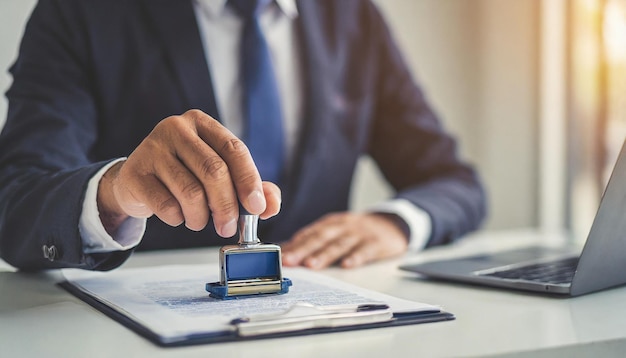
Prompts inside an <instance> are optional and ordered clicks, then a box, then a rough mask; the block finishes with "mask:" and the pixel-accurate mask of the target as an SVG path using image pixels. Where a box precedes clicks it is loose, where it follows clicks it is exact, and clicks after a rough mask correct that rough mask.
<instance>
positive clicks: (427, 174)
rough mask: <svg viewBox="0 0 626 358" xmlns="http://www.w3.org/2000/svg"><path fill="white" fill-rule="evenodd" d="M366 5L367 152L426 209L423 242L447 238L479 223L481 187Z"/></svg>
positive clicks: (396, 184) (482, 208) (399, 187)
mask: <svg viewBox="0 0 626 358" xmlns="http://www.w3.org/2000/svg"><path fill="white" fill-rule="evenodd" d="M370 10H371V11H370V12H369V22H370V25H371V26H369V28H370V29H371V31H370V32H369V33H370V34H372V36H373V37H374V38H375V41H374V48H373V51H374V53H375V54H377V55H378V60H377V61H376V62H375V63H376V68H375V71H376V73H377V77H376V81H375V85H376V87H377V88H376V90H375V92H376V93H377V95H376V104H375V118H374V122H373V126H372V128H371V135H370V139H369V148H368V151H369V154H370V155H371V156H372V158H373V159H374V160H375V161H376V162H377V163H378V165H379V167H380V168H381V171H382V172H383V174H384V175H385V177H386V179H387V180H388V181H389V182H390V184H391V185H393V187H394V188H395V189H396V190H397V197H398V198H403V199H407V200H409V201H410V202H412V203H413V204H414V205H416V206H418V207H420V208H422V209H423V210H425V211H426V212H427V213H428V214H429V215H430V218H431V221H432V232H431V236H430V238H429V240H428V243H427V246H433V245H440V244H445V243H448V242H451V241H453V240H454V239H456V238H458V237H460V236H461V235H463V234H465V233H467V232H469V231H472V230H475V229H477V228H478V227H479V225H480V224H481V222H482V220H483V219H484V217H485V215H486V203H485V201H486V200H485V193H484V190H483V188H482V186H481V183H480V180H479V178H478V175H477V173H476V172H475V170H474V169H473V168H472V167H471V166H470V165H468V164H466V163H464V162H462V161H461V160H460V159H459V157H458V154H457V148H456V142H455V139H454V138H453V137H451V136H450V135H449V134H448V133H447V132H446V131H445V130H444V128H443V127H442V125H441V123H440V122H439V120H438V119H437V117H436V115H435V114H434V113H433V111H432V110H431V108H430V107H429V105H428V103H427V101H426V99H425V97H424V94H423V93H422V91H421V90H420V88H419V87H418V85H417V84H416V83H415V81H414V80H413V78H412V75H411V73H410V71H409V69H408V68H407V65H406V64H405V62H404V60H403V58H402V56H401V54H400V52H399V50H398V48H397V46H396V44H395V43H394V40H393V39H392V36H391V34H390V32H389V29H388V28H387V26H386V25H385V23H384V21H383V19H382V17H381V15H380V13H379V12H378V11H377V10H376V9H375V8H374V7H373V6H372V7H371V8H370Z"/></svg>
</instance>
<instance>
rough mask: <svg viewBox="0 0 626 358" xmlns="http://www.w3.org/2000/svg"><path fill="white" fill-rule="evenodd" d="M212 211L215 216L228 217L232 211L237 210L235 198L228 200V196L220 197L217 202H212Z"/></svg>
mask: <svg viewBox="0 0 626 358" xmlns="http://www.w3.org/2000/svg"><path fill="white" fill-rule="evenodd" d="M210 207H211V211H212V212H213V216H217V217H227V216H230V214H231V213H234V212H235V207H236V205H235V202H234V201H233V200H228V199H226V198H224V199H220V200H218V201H217V202H213V203H211V204H210Z"/></svg>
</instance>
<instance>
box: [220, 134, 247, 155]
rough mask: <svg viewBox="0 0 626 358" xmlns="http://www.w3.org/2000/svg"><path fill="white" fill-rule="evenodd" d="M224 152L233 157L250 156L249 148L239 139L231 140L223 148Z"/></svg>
mask: <svg viewBox="0 0 626 358" xmlns="http://www.w3.org/2000/svg"><path fill="white" fill-rule="evenodd" d="M222 152H223V153H224V154H225V155H228V156H233V157H243V156H247V155H249V153H250V152H249V150H248V147H246V145H245V143H244V142H243V141H242V140H241V139H239V138H230V139H229V140H227V141H226V142H224V145H223V146H222Z"/></svg>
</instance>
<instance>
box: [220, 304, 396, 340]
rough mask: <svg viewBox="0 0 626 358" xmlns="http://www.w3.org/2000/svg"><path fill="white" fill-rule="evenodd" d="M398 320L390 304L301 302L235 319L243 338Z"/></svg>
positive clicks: (237, 329)
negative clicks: (356, 304) (329, 304)
mask: <svg viewBox="0 0 626 358" xmlns="http://www.w3.org/2000/svg"><path fill="white" fill-rule="evenodd" d="M392 320H394V317H393V312H392V310H391V309H390V307H389V306H388V305H386V304H380V303H371V304H361V305H358V306H315V305H312V304H310V303H297V304H295V305H293V306H292V307H290V308H289V309H288V310H286V311H284V312H281V313H278V314H259V315H254V316H249V317H243V318H237V319H234V320H232V321H231V325H233V326H234V327H235V328H236V331H237V334H238V335H239V336H240V337H254V336H264V335H271V334H281V333H289V332H299V331H306V330H313V329H329V328H338V327H348V326H350V327H352V326H360V325H367V324H375V323H381V322H389V321H392Z"/></svg>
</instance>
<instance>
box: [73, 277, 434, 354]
mask: <svg viewBox="0 0 626 358" xmlns="http://www.w3.org/2000/svg"><path fill="white" fill-rule="evenodd" d="M214 271H216V270H215V267H214V266H212V265H177V266H159V267H148V268H130V269H118V270H115V271H111V272H90V271H83V270H76V269H65V270H63V274H64V276H65V278H66V280H67V281H68V282H69V283H71V285H73V286H74V287H75V288H78V289H79V290H81V291H82V292H84V293H86V294H88V295H89V296H91V297H92V298H94V299H96V300H97V301H99V302H100V303H103V304H105V305H106V306H108V307H110V308H111V309H113V310H115V311H117V312H118V313H120V314H121V315H123V316H125V317H127V318H130V319H131V320H132V321H134V322H136V323H139V324H140V325H142V326H143V327H145V328H147V329H148V330H150V331H152V332H154V334H156V335H158V336H159V337H161V339H162V341H163V342H165V343H167V342H175V341H180V340H184V339H185V338H186V337H189V336H193V335H201V334H210V333H219V332H227V331H232V330H234V329H235V328H234V327H233V325H232V324H231V321H232V320H234V319H238V318H243V317H250V316H258V315H269V314H281V313H284V312H286V311H288V310H289V309H291V308H292V307H294V305H299V304H307V305H315V306H319V307H326V308H330V307H337V306H341V307H357V306H359V305H363V304H386V305H388V306H389V307H390V309H391V311H393V313H394V314H396V313H408V312H426V311H439V307H436V306H432V305H428V304H424V303H418V302H412V301H408V300H403V299H399V298H396V297H392V296H389V295H385V294H381V293H377V292H374V291H370V290H366V289H363V288H359V287H356V286H353V285H350V284H347V283H345V282H341V281H338V280H334V279H332V278H330V277H327V276H324V275H321V274H318V273H315V272H312V271H309V270H306V269H284V271H283V274H284V276H285V277H288V278H290V279H291V280H292V282H293V286H292V287H291V288H290V290H289V293H287V294H284V295H266V296H250V297H246V298H239V299H234V300H220V299H216V298H212V297H209V293H208V292H207V291H206V290H205V284H206V283H207V282H215V281H219V277H218V275H217V274H214Z"/></svg>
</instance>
